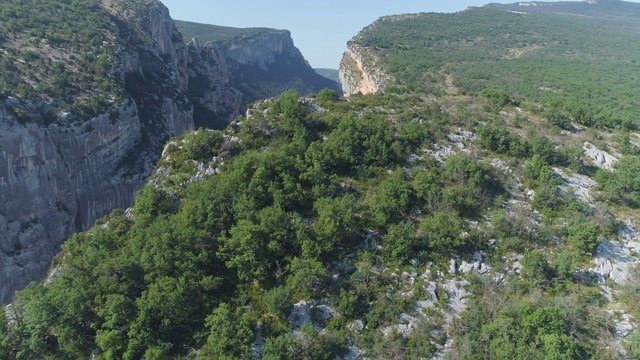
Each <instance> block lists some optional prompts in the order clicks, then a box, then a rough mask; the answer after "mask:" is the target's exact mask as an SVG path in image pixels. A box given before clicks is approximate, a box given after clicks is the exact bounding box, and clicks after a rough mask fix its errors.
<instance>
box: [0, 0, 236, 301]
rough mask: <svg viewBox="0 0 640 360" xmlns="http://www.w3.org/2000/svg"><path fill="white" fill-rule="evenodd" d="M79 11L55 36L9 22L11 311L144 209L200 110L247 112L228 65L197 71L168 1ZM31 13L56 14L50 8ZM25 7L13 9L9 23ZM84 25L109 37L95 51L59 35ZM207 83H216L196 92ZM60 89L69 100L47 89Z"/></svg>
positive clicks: (5, 206) (1, 242)
mask: <svg viewBox="0 0 640 360" xmlns="http://www.w3.org/2000/svg"><path fill="white" fill-rule="evenodd" d="M79 4H80V5H78V6H75V7H72V6H67V5H64V4H62V3H61V4H60V7H59V9H58V10H57V11H55V12H51V14H53V15H51V16H48V18H49V25H48V26H50V28H46V27H45V28H42V27H41V28H39V29H36V30H33V29H31V30H30V28H29V24H27V23H25V24H24V25H23V24H22V23H21V22H20V21H17V22H16V23H17V25H14V23H13V22H11V21H5V20H6V19H4V18H2V20H3V21H2V22H0V26H1V27H3V28H4V29H5V30H7V32H6V35H4V36H3V39H2V40H3V45H4V46H5V53H4V54H3V66H11V67H13V71H14V73H15V74H18V76H16V77H15V78H11V77H8V76H5V75H3V79H2V80H4V81H2V82H0V85H2V86H0V90H1V92H0V105H2V106H0V137H1V141H0V197H1V198H2V201H0V274H1V275H0V302H3V303H4V302H7V301H9V300H10V299H11V297H12V293H13V291H14V290H15V289H18V288H22V287H24V286H25V285H26V284H27V283H29V282H30V281H32V280H35V279H40V278H42V277H43V276H45V274H46V273H47V271H48V269H49V265H50V263H51V259H52V258H53V256H54V255H55V254H56V253H57V252H58V251H59V246H60V244H61V243H62V242H63V241H64V240H65V239H66V238H68V237H69V236H70V235H71V234H73V233H74V232H76V231H79V230H83V229H86V228H88V227H89V226H90V225H91V224H93V223H94V222H95V220H96V219H97V218H99V217H102V216H104V215H105V214H107V213H108V212H110V211H111V210H112V209H114V208H117V207H121V208H122V207H128V206H130V205H131V204H132V203H133V200H134V197H135V192H136V190H137V189H139V188H140V187H141V186H142V185H143V184H144V183H145V181H146V179H147V177H148V175H149V174H150V172H151V170H152V168H153V166H154V164H155V162H156V160H157V159H158V157H159V155H160V153H161V150H162V146H163V145H164V143H165V142H166V140H167V139H168V138H169V137H171V136H174V135H176V134H180V133H182V132H184V131H186V130H190V129H193V128H194V113H195V112H197V111H198V109H199V106H202V107H204V108H206V109H210V110H211V111H212V112H214V113H219V114H222V115H221V116H220V117H219V121H220V125H219V126H223V124H226V123H227V122H228V121H229V120H228V118H227V115H228V114H230V113H232V112H234V111H235V112H237V111H239V109H240V101H239V95H238V91H237V90H235V89H232V88H231V87H229V86H227V85H225V76H227V77H228V74H227V73H225V72H223V71H221V68H224V62H223V61H222V60H220V59H218V58H216V57H214V56H213V55H210V56H208V57H207V61H206V62H204V63H202V62H201V63H200V65H195V64H194V61H195V62H197V61H198V59H196V60H194V59H193V58H192V56H191V54H190V52H189V49H188V48H187V46H186V45H185V44H184V42H183V40H182V36H181V35H180V33H179V32H178V31H177V29H176V28H175V27H174V24H173V21H172V19H171V17H170V16H169V12H168V10H167V9H166V8H165V7H164V6H163V5H162V4H161V3H160V2H158V1H144V2H134V1H121V2H115V1H106V0H105V1H103V2H102V4H100V5H96V3H94V2H90V1H87V2H80V3H79ZM31 5H32V7H30V9H32V10H33V11H34V14H38V13H39V12H41V13H44V14H47V11H48V9H47V8H45V7H44V6H45V5H43V4H40V3H33V4H31ZM40 7H42V8H40ZM17 8H18V4H17V3H15V4H14V2H10V3H9V4H7V5H6V9H9V11H5V12H3V14H7V13H11V10H12V9H17ZM3 10H5V9H3ZM58 13H59V15H56V14H58ZM24 16H31V15H24ZM33 16H36V15H33ZM84 18H88V19H92V20H91V21H93V23H95V26H96V27H97V28H98V29H97V31H96V32H95V33H87V35H86V39H89V38H90V37H91V36H98V35H96V34H100V35H99V36H101V37H100V38H98V39H96V44H95V46H93V45H91V44H89V45H87V44H86V43H82V41H84V40H86V39H85V38H82V34H83V33H82V29H78V30H74V31H77V32H78V34H79V35H77V36H76V37H73V36H72V35H69V34H65V33H60V32H56V31H57V30H56V29H58V28H61V29H62V28H65V27H68V25H69V24H68V23H67V22H70V21H71V19H84ZM18 19H19V20H20V19H21V18H18ZM87 24H88V23H87ZM72 25H73V24H72ZM87 26H89V25H87ZM40 30H42V34H41V36H42V38H38V34H39V31H40ZM52 34H53V35H52ZM55 36H57V37H58V38H60V39H63V40H59V41H55ZM64 36H69V37H68V38H64ZM25 46H27V49H28V53H27V52H26V51H27V50H24V49H25ZM88 51H92V52H93V53H98V52H100V55H99V56H96V57H90V56H89V55H86V53H85V54H83V52H88ZM47 59H49V60H47ZM41 60H42V61H41ZM49 63H52V64H53V65H51V66H49ZM216 64H219V65H218V66H216ZM85 69H86V70H85ZM89 69H98V70H95V71H93V73H92V72H91V70H89ZM83 71H85V72H84V73H83ZM195 78H198V81H201V82H206V83H207V84H208V86H207V87H205V88H202V89H200V91H198V92H194V91H192V90H193V87H194V86H193V83H194V81H195V80H194V79H195ZM23 79H24V80H23ZM57 84H60V86H59V87H60V89H62V90H64V91H56V89H50V88H47V85H49V86H50V87H51V86H57ZM23 89H27V91H23ZM194 104H196V105H198V106H194Z"/></svg>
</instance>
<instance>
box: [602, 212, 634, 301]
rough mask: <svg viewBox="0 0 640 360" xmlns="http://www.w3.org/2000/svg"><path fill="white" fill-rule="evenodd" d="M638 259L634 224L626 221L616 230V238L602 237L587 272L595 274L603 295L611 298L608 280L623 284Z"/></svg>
mask: <svg viewBox="0 0 640 360" xmlns="http://www.w3.org/2000/svg"><path fill="white" fill-rule="evenodd" d="M638 261H640V237H639V236H638V232H637V229H636V228H635V226H634V225H633V224H632V223H630V222H627V223H626V224H624V225H622V226H621V227H620V229H619V231H618V240H617V241H616V240H609V239H604V240H603V241H602V243H601V244H600V245H599V246H598V248H597V250H596V255H595V257H594V260H593V262H594V267H592V268H590V269H589V273H590V274H592V275H594V276H596V278H597V280H598V284H599V285H600V287H601V288H602V292H603V295H605V297H607V299H609V300H611V299H612V291H611V288H610V287H609V284H608V281H609V280H610V281H613V282H614V283H616V284H624V283H625V282H626V281H627V280H628V278H629V275H630V270H631V269H632V268H633V267H634V266H635V265H636V264H637V263H638Z"/></svg>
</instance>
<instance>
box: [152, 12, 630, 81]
mask: <svg viewBox="0 0 640 360" xmlns="http://www.w3.org/2000/svg"><path fill="white" fill-rule="evenodd" d="M161 1H162V2H163V3H164V4H165V5H166V6H167V7H168V8H169V10H170V12H171V16H172V17H173V18H174V19H177V20H187V21H193V22H199V23H204V24H215V25H224V26H233V27H270V28H276V29H288V30H291V35H292V36H293V40H294V43H295V45H296V46H297V47H298V48H299V49H300V51H301V52H302V54H303V55H304V57H305V58H306V59H307V60H308V61H309V63H311V66H313V67H315V68H334V69H337V68H338V64H339V62H340V59H341V58H342V53H343V52H344V51H345V49H346V44H347V41H348V40H349V39H351V38H352V37H353V36H355V35H356V34H357V33H358V32H359V31H360V30H361V29H362V28H363V27H365V26H367V25H369V24H371V23H372V22H373V21H375V20H376V19H377V18H379V17H380V16H383V15H395V14H404V13H417V12H455V11H460V10H464V9H465V8H467V7H469V6H482V5H485V4H487V3H489V2H500V3H514V2H517V0H507V1H504V0H323V1H313V2H310V1H304V0H277V1H268V0H267V1H265V0H213V1H212V0H161ZM637 1H640V0H637Z"/></svg>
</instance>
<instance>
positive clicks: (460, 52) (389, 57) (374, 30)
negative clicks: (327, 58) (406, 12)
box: [353, 2, 640, 129]
mask: <svg viewBox="0 0 640 360" xmlns="http://www.w3.org/2000/svg"><path fill="white" fill-rule="evenodd" d="M606 3H607V4H609V2H606ZM614 3H615V4H616V5H615V6H618V5H617V4H623V5H624V6H626V7H631V8H633V9H634V10H635V13H636V14H637V13H639V12H640V10H639V9H640V6H638V5H637V4H632V3H623V2H614ZM603 6H604V5H603ZM607 6H608V5H607ZM612 6H614V5H612ZM615 6H614V7H615ZM582 7H585V8H589V6H588V5H586V4H582ZM534 8H537V7H534ZM527 9H528V8H527V7H521V8H518V10H519V11H527V12H528V10H527ZM598 9H599V7H598ZM605 10H606V9H603V10H602V13H601V16H594V17H586V16H574V15H569V14H555V13H544V12H530V13H516V12H513V11H505V10H500V9H495V8H491V7H488V8H472V9H469V10H466V11H463V12H460V13H456V14H419V15H416V16H396V17H389V18H383V19H381V20H379V21H377V22H376V23H374V24H373V25H371V26H370V27H368V28H366V29H365V30H363V31H362V32H361V33H360V34H359V35H358V36H357V37H356V38H355V39H354V40H353V41H355V42H356V43H358V44H360V45H362V46H366V47H370V48H372V49H373V53H374V54H375V55H376V56H377V57H378V58H379V59H378V65H379V66H382V67H383V68H385V69H386V70H387V71H388V72H389V73H390V74H391V75H392V76H393V77H394V78H395V79H396V83H395V84H390V85H389V86H388V87H387V90H389V91H400V92H404V91H421V92H424V91H426V92H431V93H436V94H443V93H444V92H445V91H446V90H449V91H450V88H451V86H452V85H453V86H456V87H457V90H458V91H460V92H462V93H476V94H477V93H479V92H480V91H481V90H483V89H485V88H487V87H493V88H500V89H504V90H505V91H506V92H507V93H509V94H512V95H513V96H515V97H520V98H526V99H528V100H533V101H536V102H538V103H540V104H543V106H544V107H545V108H546V109H547V110H548V111H554V112H556V113H557V114H562V116H564V117H565V118H567V119H569V120H570V121H575V122H577V123H579V124H583V125H587V126H598V127H605V128H616V127H627V128H631V129H635V128H638V127H639V126H640V123H638V120H637V119H638V115H639V113H638V110H637V109H638V108H640V107H639V105H640V103H638V98H637V96H635V94H634V92H633V90H632V89H635V88H638V86H639V85H640V84H639V83H638V77H637V76H636V74H637V73H638V71H640V65H639V64H638V62H637V61H636V60H637V58H638V56H639V55H640V53H639V52H638V50H637V49H638V48H639V47H638V46H637V45H638V36H637V35H638V31H639V30H640V22H639V21H638V18H637V17H615V18H610V17H607V16H606V11H605ZM558 11H559V12H560V10H558ZM619 12H621V11H619ZM627 13H629V11H627ZM592 15H593V14H592ZM632 44H636V45H632ZM447 76H449V81H450V83H449V84H448V86H447V85H446V83H447V82H446V81H445V78H446V77H447Z"/></svg>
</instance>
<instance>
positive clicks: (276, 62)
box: [176, 21, 341, 108]
mask: <svg viewBox="0 0 640 360" xmlns="http://www.w3.org/2000/svg"><path fill="white" fill-rule="evenodd" d="M176 25H177V26H178V28H179V29H180V31H181V32H182V33H183V34H184V35H185V37H186V39H192V38H193V39H194V40H192V41H191V43H190V45H191V48H192V49H199V52H202V51H208V52H214V53H216V52H217V53H220V54H223V55H224V57H225V58H224V59H221V60H223V61H224V62H225V63H226V66H227V67H228V69H229V72H230V74H231V76H230V78H229V84H231V85H232V86H233V87H234V88H237V89H238V90H239V91H240V92H241V94H242V106H243V108H245V107H246V106H247V105H248V104H250V103H253V102H255V101H257V100H261V99H266V98H270V97H273V96H277V95H279V94H280V93H282V92H283V91H286V90H289V89H294V90H296V91H298V93H300V94H303V95H304V94H308V93H309V92H314V93H317V92H319V91H320V90H322V89H324V88H330V89H333V90H335V91H336V92H338V93H341V89H340V86H339V84H338V83H337V82H335V81H332V80H330V79H327V78H325V77H323V76H321V75H319V74H318V73H317V72H316V71H315V70H314V69H313V68H312V67H311V65H309V63H308V62H307V60H306V59H305V58H304V56H303V55H302V53H301V52H300V50H299V49H298V48H297V47H296V46H295V44H294V41H293V38H292V37H291V33H290V32H289V31H288V30H278V29H269V28H232V27H226V26H217V25H208V24H198V23H192V22H186V21H177V22H176Z"/></svg>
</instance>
